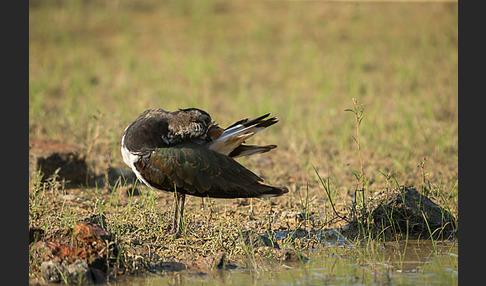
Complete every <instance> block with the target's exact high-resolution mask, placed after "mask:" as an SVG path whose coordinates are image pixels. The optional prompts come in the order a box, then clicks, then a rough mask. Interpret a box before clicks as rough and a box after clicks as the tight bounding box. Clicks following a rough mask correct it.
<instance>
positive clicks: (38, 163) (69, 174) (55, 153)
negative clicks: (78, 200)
mask: <svg viewBox="0 0 486 286" xmlns="http://www.w3.org/2000/svg"><path fill="white" fill-rule="evenodd" d="M57 169H59V172H58V173H57V175H58V176H59V178H60V179H61V180H62V179H64V180H65V181H66V187H74V186H79V185H83V184H86V182H87V175H88V167H87V164H86V156H85V155H84V154H81V152H80V149H79V148H78V147H77V146H74V145H70V144H65V143H62V142H59V141H53V140H47V141H38V140H32V141H29V177H30V178H31V179H32V176H35V174H36V173H37V172H39V171H40V173H41V178H40V180H41V181H42V182H44V181H46V180H47V179H49V177H52V175H54V174H55V172H56V170H57Z"/></svg>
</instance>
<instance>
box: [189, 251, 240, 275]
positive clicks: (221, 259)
mask: <svg viewBox="0 0 486 286" xmlns="http://www.w3.org/2000/svg"><path fill="white" fill-rule="evenodd" d="M182 262H183V263H184V265H185V267H186V268H188V269H198V270H203V271H207V270H213V269H222V268H231V267H232V265H230V264H229V263H228V262H227V261H226V255H225V253H224V252H218V253H217V254H215V255H213V256H208V257H204V258H202V259H197V260H185V261H182Z"/></svg>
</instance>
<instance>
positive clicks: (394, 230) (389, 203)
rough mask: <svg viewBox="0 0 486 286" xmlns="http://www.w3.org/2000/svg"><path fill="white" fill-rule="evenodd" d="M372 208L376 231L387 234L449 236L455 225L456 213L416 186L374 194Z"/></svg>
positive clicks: (428, 236)
mask: <svg viewBox="0 0 486 286" xmlns="http://www.w3.org/2000/svg"><path fill="white" fill-rule="evenodd" d="M368 209H369V210H370V214H371V218H372V222H373V227H374V230H375V232H377V233H378V235H380V233H382V235H385V237H386V238H392V239H393V238H395V237H396V236H397V235H398V236H405V235H407V233H408V236H409V238H419V237H420V238H430V236H431V234H432V237H433V238H435V239H438V238H441V239H444V238H449V237H450V236H451V235H452V234H453V231H454V230H455V227H456V222H455V219H454V217H453V216H452V215H451V214H450V213H449V212H448V211H447V210H445V209H444V208H442V207H441V206H439V205H437V204H436V203H434V202H433V201H432V200H431V199H429V198H428V197H426V196H424V195H422V194H420V193H419V192H418V191H417V190H415V189H413V188H407V187H400V188H398V189H394V190H389V191H383V192H380V193H379V194H378V195H376V196H374V197H373V199H372V201H371V204H370V205H369V206H368Z"/></svg>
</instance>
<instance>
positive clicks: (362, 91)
mask: <svg viewBox="0 0 486 286" xmlns="http://www.w3.org/2000/svg"><path fill="white" fill-rule="evenodd" d="M352 98H357V99H358V100H359V102H360V103H363V104H365V117H364V119H363V121H362V125H361V130H360V132H361V134H360V136H361V149H362V152H363V160H364V165H365V170H366V171H365V173H366V176H367V178H368V180H369V184H370V188H371V189H373V190H381V189H382V188H384V186H385V179H384V176H383V175H382V174H381V173H380V172H383V173H385V174H386V173H390V174H391V175H392V177H393V178H394V179H395V180H396V181H397V182H398V183H399V184H405V185H413V186H416V187H417V188H418V187H420V186H421V184H422V183H423V180H422V177H421V173H420V172H421V170H420V168H418V167H417V165H418V164H419V163H420V161H421V160H423V158H424V157H426V158H427V164H426V171H427V180H429V181H430V182H431V183H432V186H434V187H435V189H436V190H438V191H444V192H445V193H447V194H450V196H452V197H455V198H456V199H457V196H456V194H457V183H458V174H457V173H458V108H457V106H458V5H457V2H452V3H451V2H446V3H444V2H433V3H407V2H399V3H385V2H371V3H370V2H346V3H339V2H321V1H95V0H91V1H29V139H30V140H33V139H56V140H61V141H65V142H67V143H74V144H77V145H79V146H81V147H82V148H84V150H86V151H87V152H88V159H89V160H90V161H91V162H92V163H93V164H94V165H95V166H97V168H100V169H103V168H105V167H106V166H121V165H122V164H123V163H122V159H121V155H120V151H119V144H120V140H121V136H122V133H123V130H124V128H125V126H126V125H127V124H128V123H129V122H130V121H131V120H133V119H134V118H135V117H137V116H138V114H139V113H141V112H142V111H143V110H145V109H148V108H156V107H160V108H163V109H165V110H169V111H172V110H176V109H178V108H186V107H198V108H201V109H204V110H206V111H207V112H208V113H209V114H211V116H212V118H213V120H215V121H216V122H218V123H219V124H220V125H221V126H222V127H225V126H227V125H229V124H232V123H233V122H234V121H236V120H239V119H241V118H245V117H256V116H259V115H261V114H264V113H267V112H271V113H272V114H273V115H275V116H277V117H278V118H279V119H280V122H279V123H278V124H277V125H275V126H272V128H269V129H268V130H266V131H265V132H264V133H260V134H259V135H258V136H255V137H254V138H252V139H251V140H252V142H251V143H255V144H259V143H263V144H277V145H278V146H279V148H277V149H276V150H274V151H272V152H270V153H268V154H265V155H259V156H255V157H254V158H243V159H242V160H241V161H242V162H243V163H244V164H245V165H246V166H248V167H250V168H252V169H255V171H256V172H257V173H258V174H260V175H262V176H264V177H265V178H267V179H268V180H270V182H271V183H274V184H277V185H292V184H294V185H298V184H310V185H311V186H315V187H316V188H317V184H316V182H317V179H316V175H315V173H314V171H313V169H312V167H311V164H313V165H314V166H315V167H316V168H317V169H318V171H319V173H320V174H321V176H323V177H330V178H331V181H332V183H333V184H334V185H335V186H336V188H337V189H340V190H343V191H348V190H351V189H353V188H354V186H355V182H356V180H355V178H354V176H353V174H352V171H357V170H358V169H359V160H358V154H357V148H356V144H355V141H354V139H353V136H355V128H356V126H355V118H354V117H353V114H352V113H350V112H345V111H344V110H345V109H346V108H352V107H353V102H352Z"/></svg>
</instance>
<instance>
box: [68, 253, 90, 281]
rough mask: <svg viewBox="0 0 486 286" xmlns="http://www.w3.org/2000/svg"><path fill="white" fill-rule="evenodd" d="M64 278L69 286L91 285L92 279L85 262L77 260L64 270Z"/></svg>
mask: <svg viewBox="0 0 486 286" xmlns="http://www.w3.org/2000/svg"><path fill="white" fill-rule="evenodd" d="M64 273H65V277H66V280H67V281H68V283H69V284H77V285H83V284H91V283H93V278H92V276H91V272H90V270H89V266H88V263H87V262H86V260H82V259H77V260H76V261H74V262H73V263H71V264H69V265H68V266H67V267H66V268H65V272H64Z"/></svg>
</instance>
